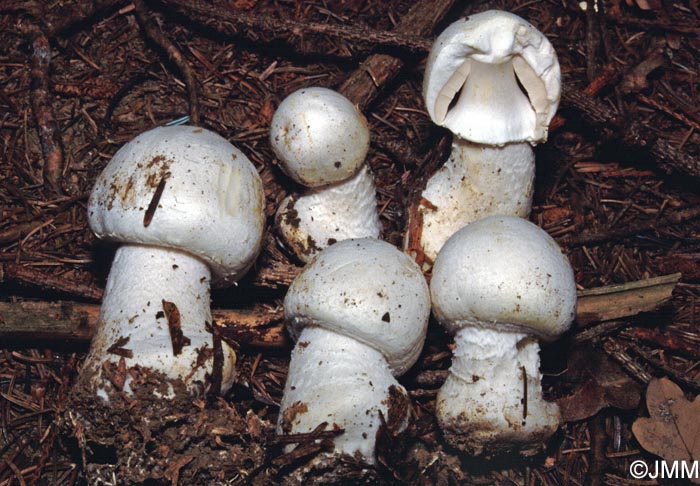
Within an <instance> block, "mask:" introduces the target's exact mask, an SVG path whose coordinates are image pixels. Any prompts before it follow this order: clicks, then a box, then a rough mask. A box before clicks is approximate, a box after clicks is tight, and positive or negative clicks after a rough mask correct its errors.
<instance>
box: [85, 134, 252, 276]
mask: <svg viewBox="0 0 700 486" xmlns="http://www.w3.org/2000/svg"><path fill="white" fill-rule="evenodd" d="M159 186H161V187H160V188H159ZM159 189H160V190H161V191H162V193H161V194H160V199H159V200H158V196H156V193H157V192H158V190H159ZM263 198H264V196H263V190H262V182H261V180H260V177H259V176H258V173H257V172H256V170H255V167H254V166H253V165H252V164H251V163H250V161H249V160H248V158H247V157H246V156H245V155H244V154H243V153H242V152H241V151H240V150H238V149H237V148H236V147H234V146H233V145H231V144H230V143H229V142H228V141H227V140H226V139H224V138H223V137H221V136H219V135H217V134H215V133H213V132H210V131H208V130H205V129H203V128H196V127H190V126H175V127H159V128H155V129H153V130H150V131H148V132H145V133H142V134H141V135H139V136H137V137H136V138H134V139H133V140H132V141H130V142H129V143H127V144H126V145H124V146H123V147H122V148H121V149H120V150H119V151H118V152H117V153H116V154H115V155H114V157H112V160H111V161H110V162H109V164H108V165H107V166H106V167H105V169H104V171H103V172H102V174H101V175H100V176H99V178H98V179H97V182H96V184H95V187H94V189H93V191H92V194H91V195H90V200H89V203H88V220H89V223H90V227H91V228H92V230H93V231H94V232H95V234H96V235H97V236H98V237H99V238H102V239H106V240H111V241H117V242H121V243H140V244H146V245H152V246H159V247H167V248H173V249H177V250H182V251H186V252H188V253H190V254H193V255H194V256H197V257H199V258H201V259H202V260H204V261H205V262H206V263H207V264H208V265H209V267H210V268H211V271H212V275H213V281H212V284H213V285H217V284H218V285H222V284H225V283H232V282H235V281H237V280H238V279H239V278H240V277H241V276H242V275H243V274H244V273H245V271H246V270H247V269H248V268H249V267H250V266H251V265H252V264H253V261H254V258H255V256H256V255H257V254H258V252H259V250H260V246H261V242H262V235H263V229H264V215H263V203H264V200H263ZM154 199H155V200H156V201H155V202H156V203H157V206H155V207H152V208H151V210H153V209H155V212H154V213H153V217H152V220H151V221H150V223H149V224H145V221H144V216H145V214H146V212H147V211H148V210H149V205H152V202H153V201H154Z"/></svg>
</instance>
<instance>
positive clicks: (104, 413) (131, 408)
mask: <svg viewBox="0 0 700 486" xmlns="http://www.w3.org/2000/svg"><path fill="white" fill-rule="evenodd" d="M125 373H128V374H130V375H132V376H134V379H133V380H132V383H131V392H132V393H131V395H127V394H126V393H124V392H123V391H119V390H117V389H115V388H112V389H109V390H107V391H106V393H107V396H108V400H109V402H108V403H107V402H105V400H103V399H101V398H100V397H97V396H96V395H95V393H94V391H93V390H92V388H90V387H86V386H85V383H83V384H80V383H79V384H77V385H76V386H74V387H73V388H72V389H71V395H70V397H69V399H68V401H67V403H66V411H65V412H64V413H63V414H62V416H61V418H60V421H59V426H60V427H61V431H62V433H61V437H63V441H64V446H65V447H66V449H67V450H69V451H73V452H74V455H75V461H76V462H79V463H82V465H83V468H82V470H83V471H84V474H85V483H86V484H89V485H91V486H98V485H105V486H106V485H115V484H118V485H120V486H130V485H143V484H151V485H161V486H166V485H168V486H169V485H171V484H173V483H175V482H176V481H175V479H174V478H175V477H179V481H177V484H180V485H185V484H186V485H190V486H195V485H197V486H204V485H206V486H218V485H221V486H223V485H227V484H231V474H232V473H231V471H238V470H242V471H250V470H255V469H256V468H259V467H262V466H263V465H264V464H265V461H266V448H267V447H268V446H269V444H268V441H269V437H271V436H272V433H273V429H274V425H273V424H272V423H270V422H267V421H262V420H259V419H258V418H257V416H255V414H252V415H253V416H254V417H255V420H256V422H257V423H256V424H255V425H256V428H258V433H257V434H253V433H249V432H248V431H249V427H250V425H251V423H250V417H249V416H247V415H246V408H247V407H246V406H245V405H244V404H237V405H236V404H229V403H226V402H225V401H223V400H216V401H213V402H212V403H211V404H207V402H205V401H204V400H193V399H192V397H191V396H190V395H188V390H187V386H186V385H185V384H184V383H183V382H182V380H178V379H176V380H173V379H171V378H168V377H166V376H164V375H163V374H162V373H158V372H154V371H152V370H148V369H142V368H139V367H134V368H127V369H126V370H120V369H119V366H118V365H116V364H114V363H109V362H108V363H106V364H105V366H104V367H103V374H104V375H105V377H108V378H109V379H111V380H114V381H119V380H121V379H123V378H121V377H123V375H124V374H125ZM154 390H158V391H159V392H160V393H166V391H167V390H173V392H174V395H175V397H174V398H173V399H171V400H163V399H161V398H158V397H157V396H156V395H155V394H154V393H153V391H154ZM236 407H238V408H236ZM249 413H252V412H249ZM263 482H264V481H263Z"/></svg>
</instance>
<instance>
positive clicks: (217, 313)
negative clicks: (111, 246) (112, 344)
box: [0, 302, 290, 348]
mask: <svg viewBox="0 0 700 486" xmlns="http://www.w3.org/2000/svg"><path fill="white" fill-rule="evenodd" d="M99 312H100V307H99V305H96V304H80V303H77V302H15V303H12V302H0V342H3V343H10V342H11V341H40V340H46V341H51V342H63V343H73V344H80V343H86V342H88V341H90V339H92V336H93V334H94V332H95V327H96V326H97V320H98V318H99ZM212 317H213V319H214V325H213V329H214V330H215V331H216V332H217V333H218V334H220V336H221V338H222V339H224V340H227V339H229V340H233V341H236V342H237V343H239V344H241V345H246V346H255V347H261V348H283V347H286V346H288V345H289V342H290V341H289V338H288V337H287V335H286V333H285V330H284V325H283V323H282V312H281V311H269V310H268V309H265V308H257V309H254V310H252V311H250V310H230V309H219V310H214V311H213V312H212Z"/></svg>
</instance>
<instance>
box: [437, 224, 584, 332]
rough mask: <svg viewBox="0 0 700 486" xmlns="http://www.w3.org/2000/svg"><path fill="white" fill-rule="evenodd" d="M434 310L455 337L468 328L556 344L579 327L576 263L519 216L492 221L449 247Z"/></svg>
mask: <svg viewBox="0 0 700 486" xmlns="http://www.w3.org/2000/svg"><path fill="white" fill-rule="evenodd" d="M430 291H431V297H432V301H433V311H434V312H435V316H436V317H437V319H438V320H439V321H440V323H441V324H442V325H443V326H445V327H446V328H447V329H448V330H449V331H450V332H452V333H453V334H454V333H456V332H457V331H458V330H459V329H461V328H463V327H466V326H475V327H483V328H493V329H503V330H509V331H514V332H522V333H529V334H535V335H537V336H539V337H541V338H545V339H548V338H549V339H551V338H556V337H557V336H559V335H560V334H562V333H563V332H565V331H566V330H567V329H568V328H569V326H570V325H571V323H572V322H573V319H574V315H575V311H576V283H575V281H574V274H573V270H572V268H571V264H570V263H569V261H568V259H567V258H566V257H565V256H564V255H563V254H562V252H561V250H560V249H559V246H558V245H557V243H556V242H555V241H554V240H553V239H552V237H551V236H549V235H548V234H547V233H546V232H545V231H544V230H542V229H540V228H539V227H538V226H536V225H534V224H532V223H530V222H529V221H526V220H524V219H521V218H517V217H514V216H491V217H488V218H484V219H481V220H479V221H476V222H473V223H470V224H468V225H467V226H465V227H464V228H462V229H461V230H459V231H458V232H457V233H455V234H454V235H453V236H452V237H451V238H450V239H449V240H447V243H445V245H444V246H443V247H442V250H440V253H439V254H438V257H437V259H436V261H435V265H434V266H433V276H432V280H431V283H430Z"/></svg>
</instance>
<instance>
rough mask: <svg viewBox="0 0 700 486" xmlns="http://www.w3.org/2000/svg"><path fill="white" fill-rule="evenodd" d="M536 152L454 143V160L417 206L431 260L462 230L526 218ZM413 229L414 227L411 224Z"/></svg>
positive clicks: (516, 147)
mask: <svg viewBox="0 0 700 486" xmlns="http://www.w3.org/2000/svg"><path fill="white" fill-rule="evenodd" d="M534 180H535V153H534V152H533V150H532V147H530V145H529V144H527V143H514V144H509V145H504V146H503V147H495V146H489V145H479V144H475V143H470V142H466V141H464V140H461V139H458V138H455V141H454V142H453V145H452V153H451V154H450V158H449V159H448V160H447V162H445V165H443V166H442V168H440V169H439V170H438V171H437V172H436V173H435V174H434V175H433V176H432V177H431V178H430V179H429V180H428V183H427V185H426V188H425V190H424V191H423V194H422V199H424V200H426V201H428V202H429V203H430V205H426V204H422V203H421V204H419V205H418V212H419V214H420V215H421V217H422V221H423V223H422V231H421V241H420V242H421V246H422V250H423V253H424V254H425V256H427V257H428V258H429V259H430V260H435V257H437V254H438V252H439V251H440V248H442V246H443V245H444V244H445V242H446V241H447V240H448V239H449V238H450V236H452V235H453V234H454V233H456V232H457V231H458V230H459V229H460V228H462V227H463V226H465V225H467V224H469V223H471V222H473V221H476V220H478V219H482V218H485V217H487V216H492V215H509V216H518V217H521V218H526V217H527V216H528V215H529V214H530V209H531V207H532V193H533V186H534ZM409 226H410V225H409Z"/></svg>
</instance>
